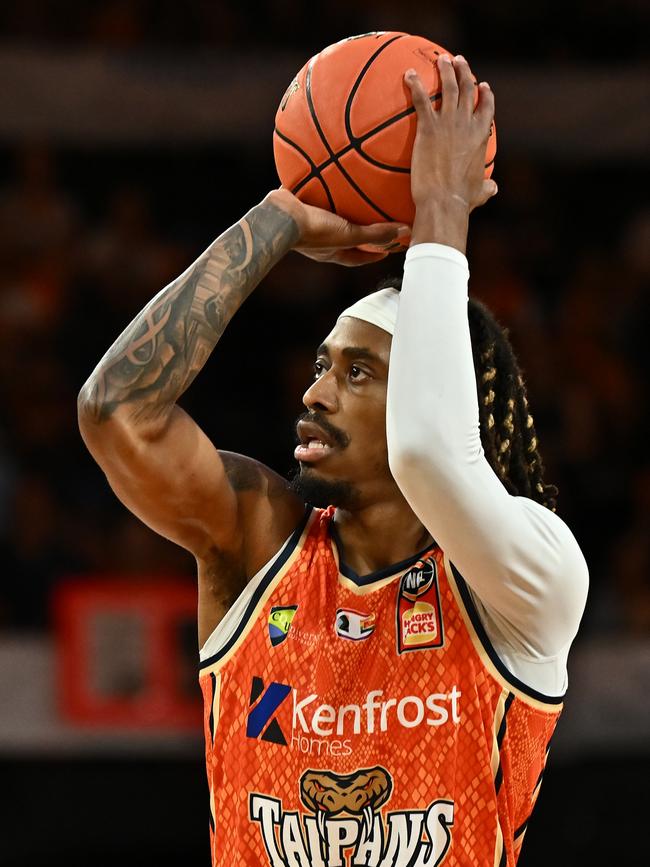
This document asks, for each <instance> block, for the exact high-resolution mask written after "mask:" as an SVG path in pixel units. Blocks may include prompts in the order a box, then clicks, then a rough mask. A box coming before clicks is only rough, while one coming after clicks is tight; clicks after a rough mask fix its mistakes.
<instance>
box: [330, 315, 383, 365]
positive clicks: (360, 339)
mask: <svg viewBox="0 0 650 867" xmlns="http://www.w3.org/2000/svg"><path fill="white" fill-rule="evenodd" d="M391 341H392V337H391V335H390V334H389V333H388V332H387V331H384V329H383V328H379V327H378V326H377V325H373V324H372V323H371V322H365V321H364V320H363V319H356V318H355V317H354V316H342V317H341V318H340V319H339V320H338V322H337V323H336V324H335V326H334V328H332V330H331V331H330V333H329V334H328V335H327V337H326V338H325V340H324V341H323V343H324V344H325V345H326V346H327V349H328V350H329V352H330V354H333V353H335V352H342V351H343V350H344V349H347V348H348V347H352V346H353V347H357V348H363V349H368V350H369V351H370V352H372V353H374V354H375V355H377V356H379V358H380V359H381V360H382V361H384V362H385V363H386V364H388V359H389V357H390V345H391Z"/></svg>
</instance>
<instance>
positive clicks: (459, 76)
mask: <svg viewBox="0 0 650 867" xmlns="http://www.w3.org/2000/svg"><path fill="white" fill-rule="evenodd" d="M454 69H455V71H456V80H457V81H458V107H459V108H460V109H462V110H463V111H464V112H466V113H467V114H472V112H473V111H474V76H473V75H472V73H471V70H470V68H469V63H468V62H467V61H466V60H465V58H464V57H463V56H462V54H458V55H457V56H456V57H454Z"/></svg>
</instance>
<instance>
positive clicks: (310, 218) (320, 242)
mask: <svg viewBox="0 0 650 867" xmlns="http://www.w3.org/2000/svg"><path fill="white" fill-rule="evenodd" d="M268 200H269V201H272V202H273V203H274V204H275V205H276V206H277V207H279V208H281V209H282V210H284V211H286V212H287V213H289V214H290V215H291V216H292V217H293V219H294V221H295V223H296V225H297V226H298V232H299V237H298V241H297V242H296V244H295V245H294V249H295V250H296V251H297V252H298V253H302V254H303V256H308V257H309V258H310V259H316V260H317V261H319V262H335V263H337V264H339V265H348V266H354V265H367V264H369V263H371V262H378V261H380V259H384V258H385V257H386V256H387V255H388V254H389V253H392V252H398V251H400V250H402V249H403V248H402V246H401V244H400V243H399V241H400V239H401V238H403V237H406V236H407V235H408V234H409V233H410V227H409V226H403V225H401V224H400V223H373V224H372V225H370V226H358V225H355V224H354V223H350V222H349V221H348V220H345V219H344V218H343V217H339V216H338V215H337V214H333V213H331V211H325V210H323V209H322V208H316V207H314V206H313V205H306V204H305V203H304V202H301V201H300V199H298V198H297V197H296V196H294V195H293V193H290V192H289V190H287V189H285V188H284V187H280V189H278V190H273V191H272V192H271V193H269V195H268ZM367 244H371V245H373V246H374V247H381V248H383V251H382V252H380V251H376V252H370V251H368V250H360V249H358V248H359V247H360V246H362V245H367Z"/></svg>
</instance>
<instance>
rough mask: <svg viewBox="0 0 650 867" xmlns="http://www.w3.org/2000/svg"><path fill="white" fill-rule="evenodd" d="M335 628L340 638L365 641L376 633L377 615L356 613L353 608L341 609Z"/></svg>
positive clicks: (337, 614) (338, 611)
mask: <svg viewBox="0 0 650 867" xmlns="http://www.w3.org/2000/svg"><path fill="white" fill-rule="evenodd" d="M334 628H335V630H336V634H337V635H338V637H339V638H348V639H350V641H363V639H364V638H368V637H369V636H370V635H372V633H373V632H374V631H375V615H374V614H366V613H365V612H363V611H355V610H354V609H353V608H339V609H338V610H337V612H336V620H335V622H334Z"/></svg>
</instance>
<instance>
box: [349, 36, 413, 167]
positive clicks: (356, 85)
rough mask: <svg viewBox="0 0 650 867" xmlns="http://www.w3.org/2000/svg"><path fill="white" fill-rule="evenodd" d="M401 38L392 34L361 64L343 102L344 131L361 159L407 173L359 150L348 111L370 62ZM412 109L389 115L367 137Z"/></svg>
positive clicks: (357, 139)
mask: <svg viewBox="0 0 650 867" xmlns="http://www.w3.org/2000/svg"><path fill="white" fill-rule="evenodd" d="M401 38H402V37H401V36H394V37H393V38H392V39H389V40H388V42H384V44H383V45H380V46H379V48H378V49H377V50H376V51H375V53H374V54H372V55H371V56H370V57H369V58H368V60H366V62H365V64H364V65H363V68H362V69H361V72H360V73H359V74H358V75H357V78H356V81H355V82H354V84H353V85H352V88H351V90H350V93H349V94H348V98H347V100H346V103H345V131H346V133H347V134H348V140H349V142H350V144H351V145H352V147H353V148H354V149H355V151H356V152H357V153H358V154H359V156H360V157H362V158H363V159H365V160H366V162H369V163H372V165H374V166H378V167H379V168H381V169H390V170H391V171H394V172H402V173H405V174H409V173H410V171H411V170H410V169H403V168H401V167H399V166H388V165H385V164H384V163H380V162H379V161H378V160H375V159H373V158H372V157H369V156H367V155H366V154H364V152H363V151H362V150H361V144H362V140H361V139H360V138H359V137H357V136H355V134H354V133H353V132H352V124H351V122H350V112H351V111H352V102H353V100H354V97H355V96H356V93H357V90H359V87H360V86H361V82H362V81H363V79H364V77H365V75H366V72H368V70H369V69H370V67H371V66H372V64H373V63H374V62H375V60H376V59H377V58H378V57H379V55H380V54H381V53H382V51H383V50H384V49H385V48H388V46H389V45H392V44H393V42H396V41H397V40H398V39H401ZM414 111H415V108H414V107H413V106H411V107H410V109H406V111H404V112H401V113H400V114H399V115H396V116H395V117H391V118H390V119H389V120H388V121H384V123H383V124H380V126H378V127H377V128H376V129H375V130H372V131H371V132H370V134H369V135H368V136H367V137H368V138H370V136H371V135H376V134H377V133H378V132H380V131H381V130H382V129H385V128H386V127H387V126H390V125H391V124H392V123H395V122H396V121H398V120H401V118H403V117H407V116H408V115H409V114H413V112H414Z"/></svg>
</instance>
